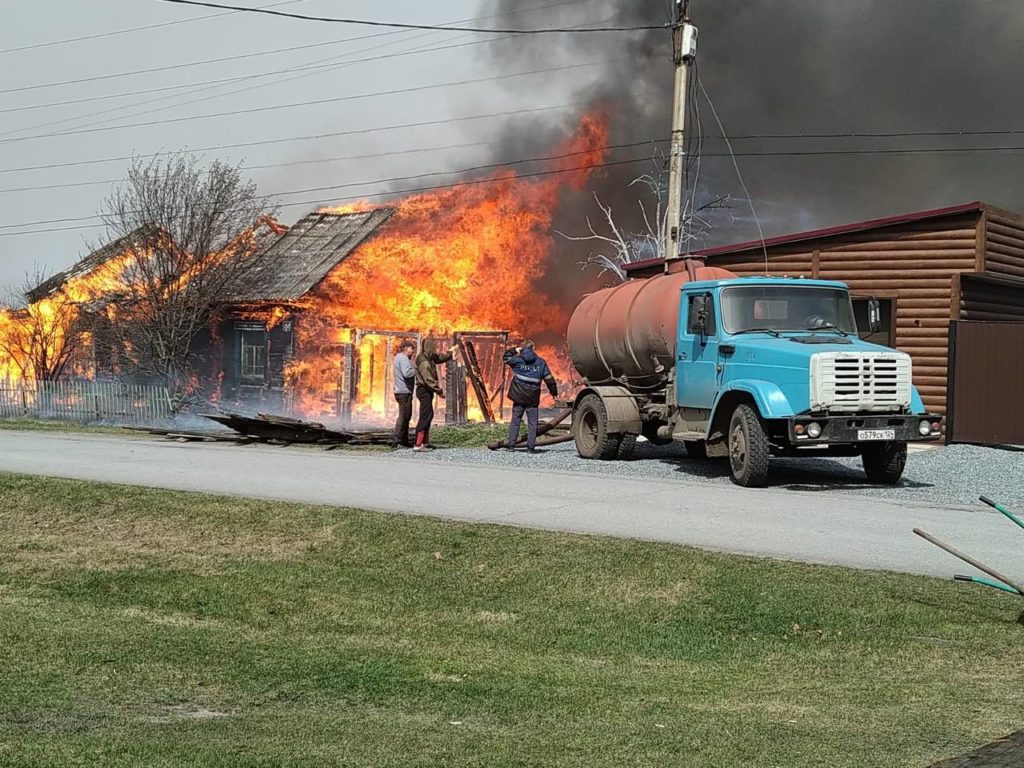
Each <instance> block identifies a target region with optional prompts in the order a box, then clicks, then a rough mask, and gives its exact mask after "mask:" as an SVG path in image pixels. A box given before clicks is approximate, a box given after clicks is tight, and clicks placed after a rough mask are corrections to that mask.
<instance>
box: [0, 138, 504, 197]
mask: <svg viewBox="0 0 1024 768" xmlns="http://www.w3.org/2000/svg"><path fill="white" fill-rule="evenodd" d="M489 145H490V144H489V143H488V142H487V141H468V142H466V143H462V144H446V145H444V146H415V147H413V148H411V150H389V151H388V152H375V153H369V154H366V155H345V156H342V157H335V158H317V159H316V160H294V161H291V162H288V163H265V164H263V165H245V164H243V165H241V166H240V168H241V169H243V170H246V171H256V170H263V169H266V168H290V167H292V166H297V165H323V164H324V163H337V162H341V161H344V160H370V159H373V158H390V157H393V156H398V155H423V154H426V153H431V152H446V151H451V150H467V148H470V147H475V146H489ZM121 181H124V179H123V178H115V179H106V180H103V181H73V182H71V183H66V184H43V185H40V186H18V187H8V188H4V189H0V195H3V194H6V193H25V191H41V190H44V189H67V188H70V187H76V186H99V185H101V184H117V183H119V182H121Z"/></svg>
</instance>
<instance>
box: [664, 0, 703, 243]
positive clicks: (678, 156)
mask: <svg viewBox="0 0 1024 768" xmlns="http://www.w3.org/2000/svg"><path fill="white" fill-rule="evenodd" d="M696 56H697V28H696V27H695V26H693V25H692V24H690V0H676V21H675V24H674V25H673V26H672V60H673V63H674V64H675V70H676V80H675V90H674V93H673V102H672V146H671V149H670V150H669V169H668V203H667V206H666V209H665V258H667V259H674V258H676V257H678V256H679V250H680V248H679V241H680V238H681V237H682V233H683V198H684V194H683V192H684V190H683V184H684V182H685V176H686V150H685V144H684V143H683V139H684V137H685V128H686V86H687V79H688V76H689V74H690V64H691V63H693V60H694V59H695V58H696Z"/></svg>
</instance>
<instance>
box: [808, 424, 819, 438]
mask: <svg viewBox="0 0 1024 768" xmlns="http://www.w3.org/2000/svg"><path fill="white" fill-rule="evenodd" d="M807 436H808V437H809V438H811V439H812V440H814V439H817V438H819V437H821V424H819V423H818V422H816V421H812V422H811V423H810V424H808V425H807Z"/></svg>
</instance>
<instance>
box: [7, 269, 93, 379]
mask: <svg viewBox="0 0 1024 768" xmlns="http://www.w3.org/2000/svg"><path fill="white" fill-rule="evenodd" d="M46 278H47V275H46V274H44V273H43V272H42V270H40V269H38V268H37V269H36V270H35V271H34V272H33V273H30V274H28V275H26V276H25V281H24V283H23V284H22V286H21V289H20V291H12V292H11V295H9V296H8V297H7V299H6V301H4V302H3V305H2V306H0V378H17V379H29V380H31V379H34V380H37V381H43V380H53V379H59V378H60V377H61V376H63V375H64V374H65V373H68V372H69V369H70V368H71V367H72V366H73V364H74V362H75V361H76V359H79V355H80V353H81V352H83V351H84V350H85V347H86V346H87V342H88V341H89V339H90V334H89V328H90V321H89V317H88V315H87V314H86V313H85V312H84V311H83V307H82V306H81V305H80V304H79V303H78V302H77V301H75V300H74V299H73V298H72V297H71V296H69V295H68V294H67V293H65V292H64V291H62V290H60V289H57V290H55V291H53V292H52V293H50V294H48V295H46V296H42V297H41V298H38V299H37V300H36V301H35V302H33V303H29V302H28V301H27V300H26V296H27V295H28V294H30V293H31V292H32V290H33V289H35V288H36V287H37V286H39V285H40V284H42V283H43V282H44V281H45V280H46Z"/></svg>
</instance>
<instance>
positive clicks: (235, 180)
mask: <svg viewBox="0 0 1024 768" xmlns="http://www.w3.org/2000/svg"><path fill="white" fill-rule="evenodd" d="M270 209H271V205H270V203H269V202H268V201H267V200H265V199H264V198H262V197H260V196H259V195H258V194H257V190H256V185H255V183H254V182H252V181H251V180H248V179H245V178H243V176H242V175H241V173H240V171H239V168H238V167H237V166H232V165H229V164H227V163H224V162H221V161H214V162H213V163H211V164H209V165H203V164H201V162H200V160H199V158H197V157H195V156H192V155H189V154H185V153H182V154H175V155H164V156H159V157H157V158H155V159H152V160H148V161H142V160H139V159H136V160H134V161H133V162H132V164H131V167H130V168H129V170H128V176H127V179H126V181H125V182H124V183H123V184H122V185H121V186H120V187H119V188H118V189H117V190H116V191H115V192H114V193H113V194H112V195H111V197H110V198H109V199H108V200H107V201H106V203H105V206H104V211H103V214H102V215H103V220H104V223H105V225H106V230H107V236H108V239H109V240H114V239H123V242H124V243H125V245H124V248H123V251H122V253H121V254H120V256H119V257H116V258H114V259H112V260H111V261H110V262H109V263H108V266H107V270H108V272H110V277H111V279H112V280H114V281H116V283H117V287H116V289H115V290H114V291H113V301H112V302H111V303H109V304H108V305H107V306H106V308H105V313H106V316H107V321H108V322H107V323H106V328H105V330H104V333H103V340H104V345H105V350H104V352H105V357H106V358H107V359H108V360H112V361H115V363H114V367H115V369H116V372H117V373H120V374H122V375H124V376H131V377H134V378H138V379H149V380H157V381H160V382H161V383H164V384H166V385H167V386H168V387H169V388H170V389H171V391H172V392H180V391H182V390H185V389H188V387H189V384H190V381H191V380H192V378H193V373H194V370H195V362H196V349H195V342H196V340H197V339H198V338H200V336H201V334H202V333H203V332H204V330H205V329H206V328H207V327H208V326H209V325H210V324H211V322H213V321H214V318H215V317H216V315H217V312H218V310H219V308H220V307H221V306H222V305H223V304H224V302H225V301H227V300H228V299H229V298H230V296H231V294H232V292H233V290H234V289H235V288H237V286H238V284H239V281H240V280H241V278H242V277H243V276H244V274H245V271H246V270H247V269H248V268H249V266H250V265H249V257H250V256H252V255H253V253H255V252H256V251H257V250H258V248H259V247H260V242H259V236H258V234H257V232H258V227H259V225H260V223H261V220H264V219H265V217H266V216H267V215H268V213H269V211H270Z"/></svg>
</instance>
